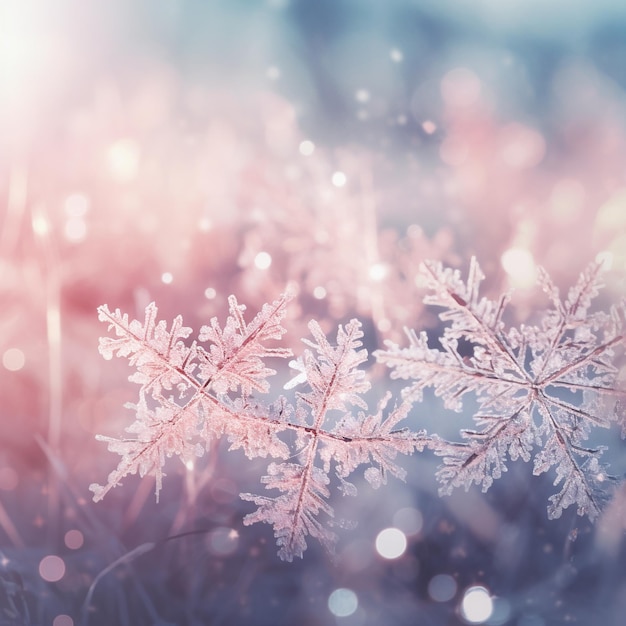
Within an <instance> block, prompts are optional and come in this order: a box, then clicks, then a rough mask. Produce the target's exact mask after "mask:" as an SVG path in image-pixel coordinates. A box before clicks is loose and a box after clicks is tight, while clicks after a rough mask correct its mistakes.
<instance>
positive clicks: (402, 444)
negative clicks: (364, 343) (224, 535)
mask: <svg viewBox="0 0 626 626" xmlns="http://www.w3.org/2000/svg"><path fill="white" fill-rule="evenodd" d="M290 298H291V295H290V294H286V295H284V296H283V297H281V298H280V299H278V300H277V301H275V302H274V303H272V304H268V305H265V306H264V307H263V308H262V310H261V312H260V313H259V314H258V315H257V316H256V317H255V318H254V319H253V320H252V321H251V322H250V323H247V322H246V321H245V319H244V316H243V312H244V307H243V306H242V305H239V304H238V303H237V301H236V299H235V298H234V297H233V296H231V298H230V299H229V304H230V315H229V317H228V319H227V320H226V324H225V325H224V327H223V328H222V327H221V326H220V324H219V323H218V321H217V319H215V318H213V319H212V320H211V321H210V324H209V325H207V326H203V327H202V328H201V330H200V334H199V337H198V341H192V342H191V343H189V342H186V340H187V339H188V338H189V336H190V335H191V329H190V328H187V327H185V326H183V322H182V318H181V317H180V316H179V317H177V318H176V319H175V320H174V322H173V323H172V325H171V326H170V328H169V330H168V328H167V325H166V323H165V322H164V321H157V308H156V306H155V305H154V304H150V305H149V306H148V307H147V309H146V314H145V320H144V322H143V323H142V322H140V321H138V320H133V321H129V319H128V316H127V315H124V314H122V313H121V312H120V311H119V310H116V311H115V312H111V311H110V310H109V309H108V308H107V307H106V306H103V307H100V309H99V315H100V319H101V320H102V321H103V322H106V323H107V324H108V325H109V327H110V328H111V329H113V330H114V331H115V335H116V336H115V337H105V338H102V339H101V342H100V352H101V353H102V355H103V356H104V357H105V358H112V356H113V355H114V354H117V355H118V356H122V357H128V358H129V360H130V364H131V365H132V366H134V367H136V369H137V371H136V372H135V373H134V374H133V375H132V376H131V377H130V380H131V381H133V382H135V383H138V384H139V385H140V391H139V401H138V402H137V404H133V405H130V406H131V408H132V409H133V410H134V411H135V414H136V420H135V421H134V422H133V423H132V424H131V425H130V426H129V427H128V429H127V431H128V432H129V433H131V434H132V435H133V436H132V437H131V438H124V439H115V438H111V437H103V436H99V437H98V438H99V439H100V440H102V441H106V442H107V443H108V445H109V449H110V450H111V451H113V452H116V453H118V454H119V455H120V456H121V459H120V461H119V464H118V467H117V468H116V469H115V470H113V471H112V472H111V474H110V475H109V478H108V482H107V484H106V485H105V486H101V485H92V486H91V490H92V491H93V492H94V499H95V500H100V499H101V498H103V497H104V495H105V494H106V493H107V491H109V490H110V489H111V488H112V487H114V486H116V485H118V484H119V483H120V481H121V480H122V479H123V478H124V477H125V476H126V475H128V474H134V473H139V474H140V475H142V476H143V475H146V474H154V475H155V476H156V479H157V482H156V489H157V496H158V493H159V491H160V490H161V488H162V478H163V475H164V473H163V466H164V463H165V460H166V458H167V457H170V456H173V455H176V456H179V457H181V458H182V459H183V461H186V460H188V459H189V457H193V456H194V455H201V454H203V451H204V450H205V449H206V447H207V446H208V444H209V443H210V442H211V441H212V440H214V439H216V438H219V437H222V436H223V437H226V438H227V439H228V441H229V442H230V444H231V445H230V449H231V450H232V449H237V448H241V449H243V451H244V452H245V454H246V456H247V457H249V458H253V457H270V458H273V459H279V460H280V462H277V461H275V462H272V463H270V465H269V467H268V470H267V475H266V476H264V477H263V478H262V482H263V483H264V484H265V486H266V488H267V489H268V490H270V491H276V492H278V494H277V495H272V494H269V495H263V496H261V495H252V494H242V497H243V498H244V499H245V500H248V501H252V502H254V503H255V504H256V505H257V506H258V508H257V510H256V511H255V512H253V513H250V514H249V515H247V516H246V517H245V519H244V523H245V524H252V523H254V522H267V523H269V524H272V525H273V527H274V534H275V536H276V539H277V543H278V545H279V548H280V549H279V556H280V557H281V558H283V559H286V560H289V561H290V560H292V559H293V557H294V556H302V553H303V552H304V550H305V549H306V537H307V535H309V536H311V537H315V538H316V539H318V540H319V541H320V542H321V543H322V544H323V545H324V546H325V547H327V548H328V549H332V547H333V544H334V542H335V540H336V536H335V534H334V532H333V530H332V527H333V526H334V522H333V516H334V512H333V508H332V505H331V503H330V486H331V483H332V482H333V480H334V481H335V482H336V484H337V485H338V487H339V488H340V491H341V492H343V493H344V494H346V495H354V494H355V493H356V488H355V486H354V484H352V483H351V482H349V480H348V478H349V477H350V476H351V474H352V473H353V472H354V470H356V468H357V467H359V466H361V465H364V466H366V468H365V478H366V479H367V481H368V482H369V483H370V484H371V485H372V486H374V487H378V486H379V485H380V484H382V483H384V482H385V481H386V477H387V474H392V475H394V476H397V477H399V478H403V477H404V470H403V469H402V468H400V467H399V466H398V465H397V464H396V463H395V457H396V456H397V454H398V453H403V454H409V453H412V452H413V451H414V450H415V449H418V450H421V449H422V448H423V447H424V445H425V443H426V438H425V436H424V434H423V433H412V432H410V431H408V430H406V429H396V425H397V423H398V422H399V421H400V420H402V419H403V418H404V417H405V416H406V414H407V413H408V410H409V408H410V402H408V401H407V402H404V403H403V404H401V405H400V406H398V407H396V408H394V409H393V410H391V411H388V412H386V416H383V414H384V413H385V405H386V404H387V400H388V396H385V398H383V401H382V402H381V404H380V406H379V408H378V410H377V411H376V412H375V413H369V412H368V411H367V405H366V403H365V401H364V400H363V398H362V394H363V393H365V392H366V391H368V390H369V388H370V384H369V382H368V381H367V380H366V377H365V372H364V371H363V370H362V369H360V366H361V365H362V364H363V363H364V361H365V360H366V359H367V351H366V350H364V349H362V348H361V338H362V336H363V333H362V331H361V325H360V323H359V322H358V321H356V320H352V321H351V322H349V323H348V324H346V325H345V327H343V326H340V327H339V329H338V332H337V339H336V343H335V344H331V343H330V342H329V341H328V340H327V339H326V337H325V335H324V334H323V332H322V330H321V328H320V326H319V325H318V324H317V323H316V322H311V323H310V324H309V328H310V331H311V333H312V335H313V340H308V339H305V340H304V341H305V343H306V345H307V346H308V348H307V349H305V351H304V353H303V355H302V356H301V357H300V358H299V359H298V360H295V361H293V362H292V363H291V365H292V366H293V367H294V368H295V370H296V372H297V375H296V377H295V378H294V379H293V381H292V384H289V385H287V387H295V386H297V385H304V386H305V390H304V391H302V392H301V393H299V394H298V395H297V398H296V401H295V403H290V402H289V401H288V400H287V399H286V398H285V397H283V396H280V397H278V398H277V399H276V400H275V401H274V402H272V403H266V402H261V401H260V400H259V399H258V397H259V394H264V393H267V392H268V391H269V382H268V380H267V379H268V377H269V376H270V375H272V374H274V373H275V372H274V370H272V369H270V368H268V367H267V366H266V365H265V359H266V358H268V357H288V356H291V351H290V350H288V349H284V348H280V347H266V345H265V344H266V342H267V341H271V340H279V339H281V337H282V336H283V334H284V332H285V330H284V328H283V327H282V325H281V322H282V319H283V318H284V315H285V310H286V306H287V303H288V301H289V299H290ZM353 407H354V408H356V409H360V410H358V411H355V410H354V409H353ZM287 431H291V432H292V433H295V437H293V436H292V437H285V434H286V432H287ZM290 440H293V441H292V442H291V443H290ZM331 474H334V478H333V477H332V476H331Z"/></svg>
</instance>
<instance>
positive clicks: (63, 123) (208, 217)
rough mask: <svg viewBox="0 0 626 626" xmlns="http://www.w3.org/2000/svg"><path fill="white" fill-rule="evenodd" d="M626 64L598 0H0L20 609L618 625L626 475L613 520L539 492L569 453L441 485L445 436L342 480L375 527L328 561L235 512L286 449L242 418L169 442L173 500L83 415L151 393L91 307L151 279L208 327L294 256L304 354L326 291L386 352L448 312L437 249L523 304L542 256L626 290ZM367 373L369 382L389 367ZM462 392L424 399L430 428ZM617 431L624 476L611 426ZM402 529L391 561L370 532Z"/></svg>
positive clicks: (73, 615)
mask: <svg viewBox="0 0 626 626" xmlns="http://www.w3.org/2000/svg"><path fill="white" fill-rule="evenodd" d="M625 87H626V4H624V3H622V2H616V1H609V0H596V1H595V2H587V1H583V0H569V1H565V0H562V1H561V0H543V1H539V0H454V1H453V0H437V1H436V0H432V1H426V0H422V1H418V0H415V1H409V0H405V1H403V0H352V1H349V0H266V1H263V0H230V1H225V0H224V1H221V0H219V1H218V0H195V1H191V0H189V1H177V0H150V1H143V2H140V1H134V0H131V1H125V2H122V1H118V0H112V1H109V2H99V3H94V2H89V3H87V2H82V1H80V2H79V1H78V0H75V1H70V0H67V1H62V0H53V1H50V2H36V1H35V0H5V1H4V2H3V3H2V4H1V6H0V358H1V366H0V624H1V625H5V624H6V625H18V624H19V625H22V624H37V625H42V626H43V625H50V624H52V625H53V626H73V625H76V626H78V625H79V624H80V625H86V624H92V625H96V624H102V625H112V624H123V625H131V626H137V625H140V624H161V625H163V624H177V625H178V624H180V625H187V624H189V625H200V624H211V625H218V624H219V625H237V626H240V625H242V624H245V625H248V624H250V625H251V626H281V625H285V626H288V625H289V626H290V625H298V626H333V625H334V624H339V625H340V626H344V625H345V626H379V625H381V624H384V625H389V626H405V625H406V626H409V625H419V626H427V625H433V626H444V625H446V626H448V625H450V626H451V625H457V624H464V623H486V624H491V625H493V626H497V625H499V624H502V625H507V626H553V625H554V626H556V625H561V624H563V625H564V624H579V625H581V626H591V625H595V624H603V625H604V626H621V624H622V623H623V615H624V614H625V612H626V582H625V581H626V576H625V575H626V569H625V566H624V563H625V562H626V553H625V551H624V545H623V543H624V542H623V528H624V521H623V520H624V519H626V518H625V517H624V512H623V511H622V512H621V514H620V509H619V507H620V506H621V502H622V500H623V498H620V497H618V498H617V499H616V501H615V503H614V505H613V506H612V509H611V515H608V516H606V517H605V518H603V519H601V520H600V521H599V522H597V523H596V524H595V525H593V524H591V523H590V522H588V521H587V520H585V519H581V518H579V517H577V516H576V514H575V511H573V510H568V512H567V513H566V514H565V515H564V516H563V517H562V518H561V519H559V520H557V521H548V520H547V518H546V512H545V501H546V497H547V495H548V494H550V493H552V489H553V487H552V485H551V482H552V480H553V477H552V476H551V475H549V474H548V475H544V476H541V477H533V476H532V475H531V474H532V469H531V467H530V465H529V464H524V463H520V462H517V463H512V464H511V467H510V471H509V472H508V474H506V475H505V476H503V478H502V479H500V480H499V481H496V483H495V485H494V486H493V488H492V489H491V490H490V491H489V493H488V494H487V495H483V494H481V493H480V492H479V490H477V489H474V490H470V492H469V493H464V492H459V493H457V494H455V495H454V496H452V497H449V498H443V499H441V498H439V497H438V496H437V485H436V482H435V479H434V472H435V468H436V465H437V459H435V458H434V457H433V456H432V455H431V454H429V453H424V454H423V455H418V456H415V457H412V458H409V459H404V460H402V464H403V466H404V467H405V468H406V469H407V471H408V477H407V482H406V483H401V482H399V481H390V484H389V485H387V486H386V487H384V488H381V489H380V490H378V491H372V490H371V489H370V488H369V486H368V485H366V484H365V483H364V484H362V485H360V484H359V492H360V493H359V496H358V497H357V498H354V499H352V498H350V499H347V498H344V499H341V498H340V497H338V498H336V500H335V502H334V504H335V506H336V509H337V511H338V513H339V514H340V516H341V517H343V518H346V519H349V520H353V521H356V522H357V524H358V525H357V527H356V529H354V530H351V531H350V530H344V529H339V531H338V532H339V534H340V541H339V545H338V549H337V555H336V557H335V559H334V560H333V559H331V558H330V557H329V556H328V555H327V554H325V553H324V552H323V550H322V549H321V548H320V547H319V546H317V545H312V546H311V547H310V548H309V550H308V551H307V552H306V553H305V557H304V559H303V560H302V561H299V560H298V561H297V562H295V563H291V564H289V563H283V562H281V561H279V560H278V558H277V557H276V555H275V552H276V550H275V546H274V543H273V538H272V536H271V530H270V528H269V527H265V526H259V527H256V526H255V527H251V528H250V527H244V526H243V524H242V518H243V516H244V515H245V514H246V513H248V512H250V510H251V509H250V506H249V505H248V503H245V502H242V501H240V500H239V498H238V494H239V493H240V492H248V491H252V492H258V490H259V488H260V486H259V483H258V480H259V477H260V476H261V475H262V474H263V473H264V472H265V467H266V466H265V465H264V464H263V463H259V462H250V461H247V460H246V459H245V458H244V457H243V455H240V453H239V452H227V449H226V446H225V445H220V446H219V447H216V448H215V449H214V450H211V452H210V454H209V455H207V456H206V457H205V458H204V459H203V460H202V462H199V463H198V465H197V466H196V467H195V468H194V469H193V471H190V470H188V469H186V468H185V467H184V466H182V465H181V464H180V463H178V462H175V460H172V462H171V464H170V465H168V466H167V473H168V477H167V479H166V480H165V483H164V489H163V492H162V493H161V501H160V503H158V504H156V503H155V502H154V498H153V490H154V482H153V479H151V478H145V479H139V478H137V477H129V478H127V479H126V480H125V481H124V486H123V487H119V488H117V489H115V490H113V491H112V492H111V493H110V494H109V495H108V496H107V497H106V499H105V500H104V502H102V503H98V504H94V503H92V502H91V500H90V496H91V494H90V492H89V490H88V486H89V484H90V483H92V482H94V481H96V482H103V481H105V480H106V475H107V474H108V472H109V471H110V470H111V469H112V467H113V466H114V464H115V462H116V461H117V458H114V455H112V454H110V453H108V452H107V451H106V446H105V445H104V444H103V443H99V442H97V441H95V439H94V436H95V434H96V433H104V434H106V435H111V436H121V434H122V433H123V429H124V427H125V426H126V425H128V423H130V421H131V417H132V415H131V412H130V411H128V410H127V409H124V408H123V405H124V403H125V402H128V401H133V400H134V394H135V391H136V390H135V389H134V388H133V386H132V384H131V383H128V382H127V380H126V379H127V376H128V374H129V373H130V371H129V369H128V368H127V367H126V364H125V363H123V362H118V361H115V362H105V361H104V360H103V359H101V357H100V356H99V355H98V352H97V338H98V336H99V335H101V334H104V333H105V331H106V329H105V328H104V327H103V326H102V325H101V324H99V323H98V321H97V317H96V312H95V311H96V307H97V306H98V305H100V304H103V303H108V305H109V306H110V307H111V308H112V309H113V308H115V307H120V308H122V309H123V310H124V311H127V312H128V313H129V314H130V315H131V316H141V314H142V311H143V309H144V307H145V305H146V304H147V303H148V302H150V301H152V300H154V301H156V302H157V303H158V305H159V309H160V312H161V314H162V315H163V317H165V318H166V319H171V318H172V317H173V316H174V315H176V314H182V315H183V316H184V319H185V322H186V323H187V324H189V325H190V326H193V327H194V329H196V330H197V329H198V328H199V327H200V325H201V324H204V323H206V322H207V320H208V319H209V318H210V317H211V316H213V315H219V316H223V315H224V314H225V312H226V298H227V297H228V295H229V294H231V293H234V294H236V295H237V297H238V298H239V300H240V301H241V302H245V303H246V304H247V305H248V307H249V313H250V314H253V313H254V312H256V311H257V310H258V309H259V308H260V306H261V305H262V304H263V303H264V302H266V301H268V300H272V299H274V298H275V297H276V296H277V295H278V294H279V293H280V292H281V291H283V290H284V288H285V285H286V284H287V283H288V282H289V281H295V284H297V286H298V289H299V291H298V297H297V299H296V302H295V303H294V304H293V305H292V308H291V309H290V314H289V318H288V320H287V327H288V330H289V334H288V339H287V343H288V344H289V345H290V346H291V347H292V348H293V349H294V350H296V351H299V350H300V347H301V345H302V344H301V342H300V338H301V337H302V336H304V335H305V334H306V333H307V330H306V323H307V321H308V320H309V319H311V318H315V319H317V320H318V321H319V322H320V324H322V326H323V328H324V330H326V331H327V332H329V333H332V332H333V328H334V327H335V326H336V324H337V323H338V322H345V321H346V320H348V319H349V318H350V317H353V316H357V317H359V318H360V319H361V320H362V321H363V323H364V327H365V330H366V338H365V344H366V347H367V348H368V349H370V350H372V349H374V348H376V347H378V346H380V345H382V341H383V340H384V339H387V338H391V339H394V340H402V337H403V334H402V328H403V327H404V326H409V327H413V328H418V329H419V328H427V329H429V330H430V331H431V332H432V333H433V336H434V335H435V333H436V331H437V320H436V318H435V316H434V315H433V313H432V311H429V310H428V308H425V307H424V306H423V304H422V300H421V298H422V295H423V294H422V292H421V291H420V289H419V286H418V284H417V283H416V280H415V278H416V274H417V269H418V266H419V263H420V261H422V260H424V259H427V258H432V259H437V260H442V261H444V262H445V263H447V264H451V265H454V266H458V267H460V268H462V269H463V271H465V268H466V267H467V264H468V261H469V258H470V257H471V256H472V255H476V256H477V258H478V259H479V260H480V263H481V265H482V267H483V269H484V270H485V273H486V275H487V280H486V281H485V283H486V284H485V288H486V293H489V294H491V295H494V294H497V293H499V292H500V291H501V290H504V289H508V288H510V287H514V288H515V289H516V292H515V298H514V303H515V307H514V309H513V311H514V315H513V316H512V319H511V320H510V321H511V322H512V323H516V322H518V321H522V320H525V319H530V318H532V316H533V313H535V312H536V311H537V310H538V309H540V308H541V307H543V306H545V304H546V302H545V300H544V299H543V298H542V296H541V294H539V293H537V291H536V290H535V289H533V285H534V284H535V278H536V267H537V265H538V264H541V265H543V266H545V267H546V268H547V270H548V271H549V272H550V274H551V275H552V276H553V277H554V279H555V281H556V282H557V284H559V286H561V287H562V288H566V287H567V286H568V285H569V284H571V283H572V281H574V280H575V279H576V277H577V276H578V274H579V273H580V271H581V270H582V269H583V267H584V266H585V265H586V264H587V263H589V262H590V261H592V260H594V259H596V258H600V259H603V260H604V261H605V264H606V265H607V267H608V266H610V268H611V272H610V273H609V274H608V275H607V286H606V289H605V291H604V292H603V295H602V298H601V302H600V304H602V305H608V304H609V303H611V302H613V301H615V300H616V299H617V298H618V297H621V296H622V295H623V293H624V287H623V285H624V283H623V280H624V272H625V270H626V122H625V120H626V93H625V91H624V89H625ZM369 375H370V376H371V378H372V380H373V382H374V391H373V392H372V394H371V406H372V407H373V406H375V403H376V402H377V400H378V399H379V398H380V397H381V396H382V395H383V393H384V390H385V389H386V388H391V389H392V391H393V392H394V393H397V392H398V388H397V386H395V385H393V384H391V383H390V382H389V380H388V378H387V377H386V373H385V372H382V371H380V369H379V368H375V367H372V368H371V371H370V374H369ZM286 376H287V374H286V373H285V372H282V371H281V372H280V373H279V375H278V379H279V384H277V385H276V389H277V390H279V391H280V390H281V384H280V383H282V382H283V381H284V379H285V377H286ZM279 391H277V392H276V394H278V393H279ZM470 417H471V412H469V411H468V414H467V415H462V416H457V415H452V416H451V415H450V414H449V413H448V412H446V411H444V410H443V408H442V407H441V406H440V403H439V402H438V401H437V399H434V398H429V399H428V400H427V401H426V402H425V403H424V404H423V405H421V406H420V407H416V409H415V410H414V411H413V412H412V414H411V417H410V421H411V423H410V427H411V428H413V429H415V430H417V429H420V428H428V429H430V430H431V431H435V432H438V433H440V434H441V435H443V436H451V437H453V436H454V433H455V432H456V433H458V429H459V428H460V427H470V426H471V420H470ZM598 442H599V443H604V444H606V445H609V446H610V448H611V452H610V455H609V460H610V461H611V462H612V463H613V466H614V470H615V471H616V472H617V473H619V474H621V473H623V471H624V470H625V469H626V468H625V467H624V465H625V464H624V444H623V443H622V442H621V440H620V439H619V434H618V433H617V432H612V431H611V432H610V433H603V437H602V438H601V439H600V438H599V439H598ZM616 511H617V513H616ZM387 528H396V529H398V530H400V531H402V533H403V536H405V537H406V540H407V546H406V550H405V551H404V552H403V554H402V556H400V557H399V558H395V559H387V558H385V557H384V556H383V555H382V554H381V550H380V549H377V547H376V539H377V536H378V535H379V533H380V532H381V531H383V530H385V529H387ZM392 537H393V535H392ZM148 542H153V543H154V545H152V544H151V543H150V545H147V544H148ZM383 552H384V550H383ZM118 559H120V561H119V562H118V563H117V564H116V565H115V566H114V567H111V568H110V569H107V568H108V567H109V566H111V565H112V564H114V563H116V561H117V560H118ZM90 586H91V587H92V591H91V592H90ZM477 590H478V591H477ZM481 590H482V591H481ZM471 591H474V592H475V593H478V595H477V596H476V595H474V605H475V606H478V609H475V610H477V611H478V613H475V614H472V613H471V610H472V609H471V603H472V600H471V598H472V596H471V594H470V595H468V593H469V592H471ZM481 594H482V595H481ZM468 597H469V598H470V600H467V598H468ZM476 598H477V599H476ZM485 598H487V600H485ZM468 602H469V605H468ZM485 602H487V604H489V603H491V607H492V608H491V612H489V611H487V612H485V613H484V614H483V616H482V617H481V614H480V610H481V607H483V609H484V606H485ZM468 606H470V609H468V608H467V607H468ZM468 610H469V613H468ZM464 611H465V612H464ZM468 615H469V616H470V617H471V615H478V617H477V618H476V619H475V620H474V621H471V619H470V618H469V617H468Z"/></svg>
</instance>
